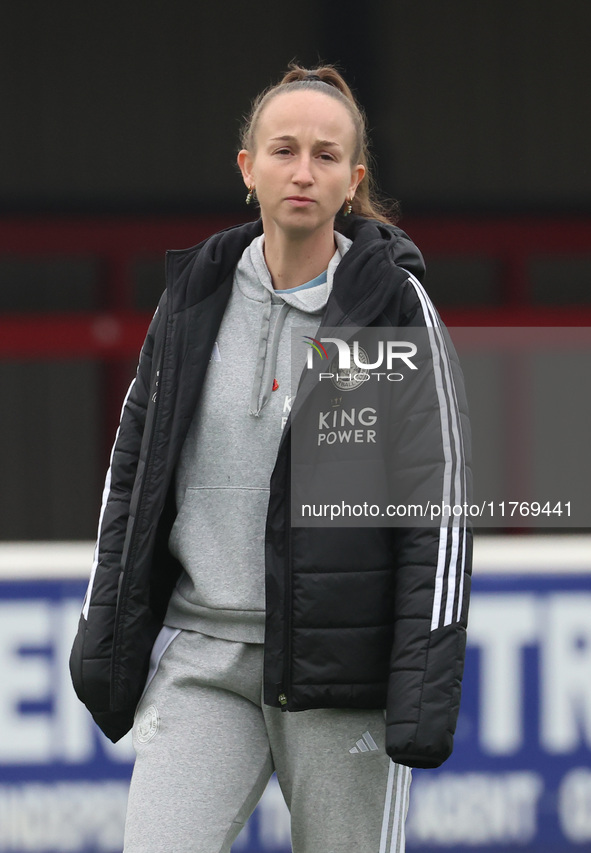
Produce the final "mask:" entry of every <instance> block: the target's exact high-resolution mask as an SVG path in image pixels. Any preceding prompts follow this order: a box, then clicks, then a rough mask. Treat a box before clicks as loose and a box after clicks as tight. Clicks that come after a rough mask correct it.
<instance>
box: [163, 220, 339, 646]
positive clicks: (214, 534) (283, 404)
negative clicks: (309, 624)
mask: <svg viewBox="0 0 591 853" xmlns="http://www.w3.org/2000/svg"><path fill="white" fill-rule="evenodd" d="M335 240H336V243H337V246H338V248H337V251H336V252H335V254H334V256H333V258H332V259H331V261H330V263H329V266H328V269H327V276H326V282H325V283H323V284H318V285H316V286H314V287H310V288H307V289H303V290H302V289H298V290H296V291H292V292H291V293H290V292H284V291H275V290H274V289H273V284H272V281H271V276H270V274H269V270H268V268H267V265H266V263H265V259H264V253H263V245H264V235H261V236H260V237H257V238H256V239H255V240H254V241H253V242H252V243H251V244H250V246H249V247H248V248H247V249H246V251H245V252H244V254H243V255H242V257H241V259H240V261H239V263H238V265H237V267H236V270H235V274H234V282H233V289H232V295H231V297H230V301H229V303H228V306H227V308H226V312H225V314H224V318H223V320H222V324H221V327H220V331H219V334H218V338H217V341H216V344H215V346H214V349H213V352H212V355H211V358H210V363H209V366H208V370H207V375H206V379H205V385H204V389H203V393H202V395H201V398H200V401H199V404H198V406H197V410H196V412H195V414H194V416H193V420H192V422H191V425H190V427H189V432H188V434H187V437H186V439H185V443H184V445H183V449H182V452H181V456H180V459H179V463H178V466H177V471H176V502H177V508H178V514H177V518H176V521H175V523H174V526H173V528H172V532H171V535H170V540H169V548H170V550H171V552H172V554H173V555H174V556H175V557H177V559H178V560H179V561H180V562H181V565H182V566H183V569H184V571H183V573H182V574H181V577H180V579H179V581H178V583H177V586H176V589H175V590H174V592H173V594H172V597H171V600H170V604H169V607H168V611H167V614H166V619H165V624H166V625H169V626H171V627H174V628H185V629H189V630H193V631H200V632H202V633H203V634H208V635H210V636H214V637H220V638H222V639H227V640H237V641H242V642H250V643H262V642H263V638H264V622H265V588H264V584H265V559H264V538H265V520H266V515H267V505H268V501H269V481H270V477H271V473H272V470H273V466H274V464H275V457H276V454H277V448H278V446H279V441H280V438H281V432H282V429H283V427H284V426H285V423H286V421H287V417H288V415H289V411H290V408H291V400H292V390H293V389H292V387H291V377H292V369H291V367H292V358H293V360H294V365H296V366H297V365H301V367H302V368H303V366H304V361H305V353H306V349H307V348H306V345H305V343H304V342H303V340H302V342H301V344H300V345H299V348H298V349H299V351H298V352H294V353H290V349H291V339H292V334H291V333H292V331H293V330H294V329H297V328H300V327H302V333H307V334H311V335H313V334H314V331H315V330H316V329H317V328H318V325H319V322H320V316H321V314H322V313H323V310H324V307H325V306H326V303H327V301H328V297H329V295H330V291H331V288H332V280H333V276H334V273H335V270H336V268H337V266H338V264H339V261H340V260H341V258H342V256H343V255H344V254H345V252H346V251H347V250H348V248H349V246H350V245H351V241H350V240H348V239H347V238H346V237H343V236H342V235H341V234H338V233H336V232H335ZM304 327H305V328H304ZM290 356H291V357H290Z"/></svg>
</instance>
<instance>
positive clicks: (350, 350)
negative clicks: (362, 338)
mask: <svg viewBox="0 0 591 853" xmlns="http://www.w3.org/2000/svg"><path fill="white" fill-rule="evenodd" d="M304 338H305V339H306V342H307V344H308V346H309V347H310V349H309V350H308V356H307V362H306V366H307V367H308V369H312V368H313V367H314V353H315V352H316V353H318V355H319V356H320V358H321V359H325V358H326V359H327V360H328V353H327V351H326V349H325V347H324V346H323V344H334V345H335V346H336V348H337V352H338V369H339V370H351V369H352V367H358V368H359V369H360V370H374V369H376V368H378V367H382V366H383V365H384V359H385V362H386V364H385V366H386V369H387V370H392V366H393V364H394V361H395V360H397V362H398V361H402V362H403V363H404V364H406V366H407V367H409V368H410V369H411V370H417V369H418V368H417V366H416V364H413V363H412V361H411V358H412V357H413V356H415V355H416V354H417V346H416V344H413V343H411V342H410V341H386V342H384V341H378V355H377V359H376V360H375V361H374V362H373V363H372V362H370V361H369V358H368V355H367V353H366V351H365V350H364V349H363V348H362V347H360V345H359V341H353V342H352V343H348V342H347V341H344V340H342V339H341V338H320V339H319V340H318V339H317V338H312V337H310V336H309V335H304ZM384 343H385V346H384ZM351 358H352V359H353V365H352V364H351Z"/></svg>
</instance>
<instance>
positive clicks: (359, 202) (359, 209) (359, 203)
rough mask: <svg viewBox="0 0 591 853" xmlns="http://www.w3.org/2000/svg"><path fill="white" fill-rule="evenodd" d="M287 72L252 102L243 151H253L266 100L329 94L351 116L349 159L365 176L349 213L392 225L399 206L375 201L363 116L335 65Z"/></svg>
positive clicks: (293, 66)
mask: <svg viewBox="0 0 591 853" xmlns="http://www.w3.org/2000/svg"><path fill="white" fill-rule="evenodd" d="M289 69H290V70H289V71H288V72H287V73H286V74H285V75H284V76H283V78H282V79H281V80H280V81H279V83H277V85H275V86H270V87H269V88H268V89H265V90H264V91H263V92H261V94H260V95H258V97H256V98H255V100H254V101H253V103H252V107H251V110H250V113H249V115H248V117H247V118H246V120H245V123H244V126H243V128H242V132H241V135H240V142H241V145H242V148H245V149H246V150H248V151H252V152H253V153H254V151H255V150H256V139H255V136H256V129H257V124H258V122H259V119H260V117H261V113H262V112H263V110H264V108H265V107H266V106H267V104H268V103H269V101H271V100H272V99H273V98H275V97H276V96H277V95H282V94H284V93H287V92H301V91H306V90H310V91H313V92H322V93H323V94H325V95H329V96H330V97H331V98H334V99H335V100H337V101H339V103H341V104H342V105H343V106H344V107H345V108H346V110H347V112H348V113H349V115H350V116H351V120H352V122H353V127H354V128H355V150H354V152H353V156H352V160H351V162H352V164H357V163H361V164H362V165H363V166H365V175H364V177H363V178H362V180H361V181H360V183H359V186H358V187H357V191H356V193H355V197H354V198H353V202H352V208H353V210H352V212H353V213H356V214H357V215H358V216H365V217H366V218H368V219H377V220H378V221H379V222H384V223H387V224H394V223H395V222H396V220H397V218H398V213H399V208H398V203H397V202H391V203H389V204H385V203H384V202H382V201H380V200H379V199H378V198H377V195H376V190H375V184H374V180H373V176H372V174H371V155H370V153H369V145H368V139H367V124H366V119H365V114H364V112H363V110H362V108H361V106H360V105H359V104H358V103H357V100H356V99H355V96H354V95H353V92H352V91H351V89H350V88H349V86H348V85H347V83H346V82H345V80H344V78H343V77H342V76H341V74H340V73H339V72H338V71H337V69H336V68H335V67H334V65H321V66H319V67H318V68H312V69H308V68H303V67H302V66H301V65H297V64H295V63H291V64H290V66H289ZM341 216H342V214H337V221H338V220H339V219H340V218H341ZM341 223H342V219H341Z"/></svg>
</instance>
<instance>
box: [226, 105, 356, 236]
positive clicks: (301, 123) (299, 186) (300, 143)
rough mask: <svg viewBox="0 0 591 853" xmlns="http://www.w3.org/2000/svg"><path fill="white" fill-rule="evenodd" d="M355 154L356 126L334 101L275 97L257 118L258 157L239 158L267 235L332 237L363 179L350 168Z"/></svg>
mask: <svg viewBox="0 0 591 853" xmlns="http://www.w3.org/2000/svg"><path fill="white" fill-rule="evenodd" d="M354 148H355V128H354V126H353V121H352V119H351V116H350V115H349V113H348V111H347V109H346V107H344V106H343V105H342V104H340V103H339V102H338V101H337V100H335V98H332V97H330V95H324V94H323V93H322V92H311V91H309V90H308V91H303V92H286V93H285V94H282V95H276V96H275V97H274V98H273V99H272V100H271V101H270V102H269V103H268V104H267V106H266V107H265V108H264V110H263V112H262V114H261V115H260V117H259V121H258V124H257V127H256V135H255V151H254V152H248V151H245V150H243V151H241V152H240V154H239V155H238V164H239V166H240V168H241V170H242V174H243V177H244V183H245V184H246V186H247V187H250V186H252V185H254V186H255V188H256V194H257V198H258V201H259V204H260V207H261V216H262V219H263V227H264V229H265V233H269V230H270V229H279V230H280V231H283V232H284V233H285V234H286V235H288V236H291V237H292V238H295V239H301V238H302V237H305V236H306V235H309V234H310V233H313V232H316V231H318V230H319V229H320V230H327V231H330V232H331V233H332V228H333V225H334V217H335V215H336V214H337V212H338V211H339V210H340V208H341V207H342V206H343V203H344V201H345V199H346V198H348V197H351V196H353V194H354V193H355V189H356V188H357V185H358V183H359V182H360V181H361V179H362V178H363V175H364V173H365V168H364V166H362V165H358V164H352V158H353V154H354Z"/></svg>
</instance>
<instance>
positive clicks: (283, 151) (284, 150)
mask: <svg viewBox="0 0 591 853" xmlns="http://www.w3.org/2000/svg"><path fill="white" fill-rule="evenodd" d="M275 154H291V151H290V150H289V148H278V149H277V151H276V152H275Z"/></svg>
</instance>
